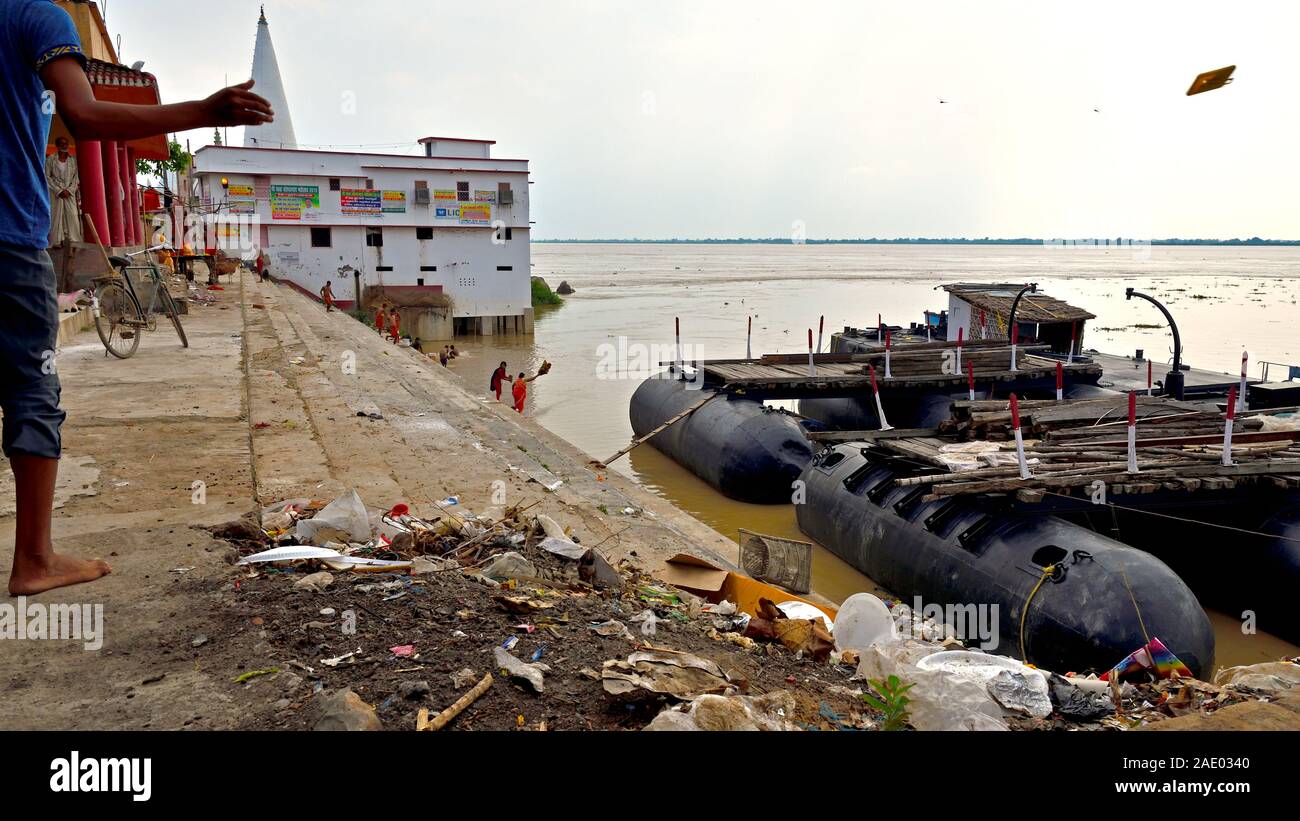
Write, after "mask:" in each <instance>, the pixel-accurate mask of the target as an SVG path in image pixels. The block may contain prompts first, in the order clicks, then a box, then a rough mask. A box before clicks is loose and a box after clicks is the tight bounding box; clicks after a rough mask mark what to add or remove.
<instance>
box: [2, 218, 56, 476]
mask: <svg viewBox="0 0 1300 821" xmlns="http://www.w3.org/2000/svg"><path fill="white" fill-rule="evenodd" d="M58 336H59V302H58V297H57V295H56V294H55V283H54V266H53V264H51V263H50V255H49V254H47V253H46V252H45V251H39V250H36V249H35V248H21V247H19V246H16V245H6V244H4V243H0V411H2V412H3V414H4V433H3V437H2V441H0V444H3V448H4V454H5V456H14V455H16V454H28V455H31V456H45V457H49V458H52V459H57V458H58V457H59V452H60V450H61V445H62V442H61V440H60V437H59V428H60V427H61V426H62V425H63V419H64V417H65V416H66V414H65V413H64V412H63V410H62V409H61V408H60V407H59V375H58V373H57V372H56V371H55V369H54V351H55V347H56V345H57V342H58Z"/></svg>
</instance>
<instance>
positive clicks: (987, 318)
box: [927, 282, 1096, 356]
mask: <svg viewBox="0 0 1300 821" xmlns="http://www.w3.org/2000/svg"><path fill="white" fill-rule="evenodd" d="M1024 287H1025V286H1024V284H1021V283H1017V284H998V283H994V284H989V283H973V282H959V283H956V284H953V285H945V286H943V289H944V290H945V291H947V292H948V322H947V325H948V336H947V338H948V340H949V341H955V340H956V339H957V334H958V331H959V330H960V331H961V332H963V334H964V337H965V338H966V339H969V340H982V339H1007V338H1009V336H1010V333H1009V330H1008V328H1007V322H1008V321H1009V320H1010V317H1011V305H1012V303H1014V302H1015V300H1016V294H1018V293H1019V292H1020V290H1021V289H1022V288H1024ZM1095 318H1096V316H1095V315H1094V314H1091V313H1089V312H1088V311H1085V310H1084V309H1082V308H1076V307H1075V306H1073V305H1070V304H1068V303H1065V302H1062V301H1061V300H1059V299H1056V298H1055V297H1050V296H1048V295H1047V294H1045V293H1043V292H1042V291H1037V292H1034V293H1030V292H1026V293H1025V295H1024V296H1023V297H1021V298H1020V304H1019V305H1018V306H1016V325H1017V326H1018V327H1019V333H1018V337H1017V341H1018V342H1020V343H1021V344H1032V343H1039V344H1043V345H1050V346H1051V351H1052V353H1056V354H1061V355H1062V356H1064V355H1066V354H1069V353H1070V352H1071V351H1070V347H1071V341H1073V344H1074V351H1073V352H1074V353H1076V354H1077V353H1078V352H1079V351H1081V350H1082V349H1083V330H1084V324H1085V323H1086V322H1087V321H1088V320H1089V319H1095ZM927 319H928V317H927Z"/></svg>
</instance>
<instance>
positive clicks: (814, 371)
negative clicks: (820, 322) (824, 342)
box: [808, 328, 817, 376]
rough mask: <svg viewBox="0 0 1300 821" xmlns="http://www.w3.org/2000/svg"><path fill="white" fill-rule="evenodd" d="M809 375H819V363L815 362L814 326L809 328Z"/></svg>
mask: <svg viewBox="0 0 1300 821" xmlns="http://www.w3.org/2000/svg"><path fill="white" fill-rule="evenodd" d="M808 375H809V376H816V375H817V365H816V364H815V363H814V362H813V348H812V328H809V329H808Z"/></svg>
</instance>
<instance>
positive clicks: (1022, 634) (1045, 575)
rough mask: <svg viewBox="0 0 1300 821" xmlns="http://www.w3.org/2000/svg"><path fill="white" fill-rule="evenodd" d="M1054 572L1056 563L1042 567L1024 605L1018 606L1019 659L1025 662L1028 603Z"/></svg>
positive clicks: (1026, 655)
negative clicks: (1041, 571) (1041, 573)
mask: <svg viewBox="0 0 1300 821" xmlns="http://www.w3.org/2000/svg"><path fill="white" fill-rule="evenodd" d="M1055 572H1056V565H1054V564H1050V565H1048V566H1047V567H1044V568H1043V575H1041V576H1039V577H1038V584H1036V585H1034V589H1033V590H1031V591H1030V593H1029V598H1027V599H1025V606H1024V607H1022V608H1020V660H1021V661H1023V662H1025V663H1026V664H1028V663H1029V655H1028V654H1027V653H1026V652H1025V620H1026V619H1027V618H1028V617H1029V604H1030V602H1032V601H1033V600H1034V596H1037V595H1038V589H1039V588H1040V587H1042V586H1043V582H1045V581H1047V579H1048V577H1050V576H1051V575H1052V574H1053V573H1055Z"/></svg>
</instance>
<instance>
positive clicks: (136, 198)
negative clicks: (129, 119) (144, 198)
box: [126, 146, 148, 245]
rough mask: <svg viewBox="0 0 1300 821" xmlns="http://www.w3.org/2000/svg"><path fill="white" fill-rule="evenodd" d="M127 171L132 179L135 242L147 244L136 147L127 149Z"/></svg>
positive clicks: (132, 220)
mask: <svg viewBox="0 0 1300 821" xmlns="http://www.w3.org/2000/svg"><path fill="white" fill-rule="evenodd" d="M126 171H127V179H128V180H129V181H130V191H131V225H132V226H134V227H135V244H136V245H147V244H148V243H147V241H146V238H145V235H144V226H143V225H141V222H142V219H141V214H140V183H139V182H138V181H137V179H136V175H135V149H134V148H131V147H129V146H128V147H127V149H126Z"/></svg>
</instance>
